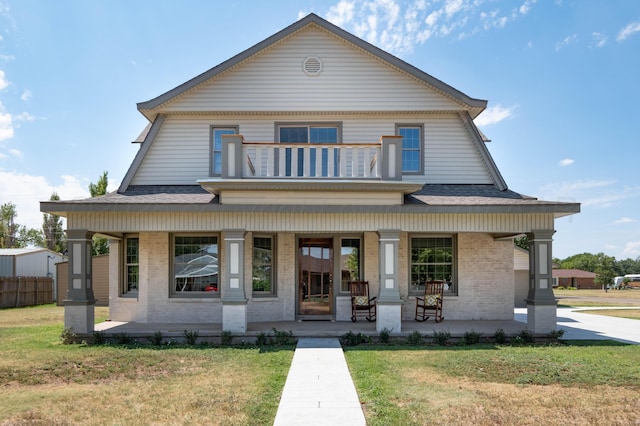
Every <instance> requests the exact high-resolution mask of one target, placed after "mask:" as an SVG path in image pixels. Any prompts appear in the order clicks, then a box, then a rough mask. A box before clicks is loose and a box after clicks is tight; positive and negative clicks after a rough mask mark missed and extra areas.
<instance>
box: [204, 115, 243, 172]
mask: <svg viewBox="0 0 640 426" xmlns="http://www.w3.org/2000/svg"><path fill="white" fill-rule="evenodd" d="M216 130H233V131H234V132H235V134H236V135H237V134H240V126H238V125H237V124H236V125H230V126H224V125H218V124H212V125H211V126H209V176H210V177H213V176H222V167H221V168H220V172H219V173H215V170H214V167H215V162H214V156H215V153H216V152H217V151H215V146H214V145H215V137H214V135H215V131H216ZM220 155H222V151H220Z"/></svg>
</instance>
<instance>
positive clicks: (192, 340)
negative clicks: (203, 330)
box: [184, 330, 198, 346]
mask: <svg viewBox="0 0 640 426" xmlns="http://www.w3.org/2000/svg"><path fill="white" fill-rule="evenodd" d="M184 340H185V341H186V342H187V345H189V346H193V345H195V344H196V342H197V341H198V330H185V331H184Z"/></svg>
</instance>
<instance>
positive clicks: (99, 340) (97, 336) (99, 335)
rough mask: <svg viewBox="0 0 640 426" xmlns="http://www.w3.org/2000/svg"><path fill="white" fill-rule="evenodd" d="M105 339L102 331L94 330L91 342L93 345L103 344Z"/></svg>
mask: <svg viewBox="0 0 640 426" xmlns="http://www.w3.org/2000/svg"><path fill="white" fill-rule="evenodd" d="M105 342H106V339H105V337H104V331H94V332H93V340H92V343H93V344H94V345H104V344H105Z"/></svg>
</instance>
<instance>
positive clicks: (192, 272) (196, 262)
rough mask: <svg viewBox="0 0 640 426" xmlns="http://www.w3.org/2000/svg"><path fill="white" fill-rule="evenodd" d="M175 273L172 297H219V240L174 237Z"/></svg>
mask: <svg viewBox="0 0 640 426" xmlns="http://www.w3.org/2000/svg"><path fill="white" fill-rule="evenodd" d="M172 271H173V280H172V285H171V294H172V295H173V296H186V295H189V296H194V295H200V296H212V297H217V296H219V295H220V288H219V285H218V237H217V236H214V235H176V236H174V238H173V265H172Z"/></svg>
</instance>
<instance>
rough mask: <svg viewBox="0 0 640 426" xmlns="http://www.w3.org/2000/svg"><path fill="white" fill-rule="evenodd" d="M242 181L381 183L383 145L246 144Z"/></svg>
mask: <svg viewBox="0 0 640 426" xmlns="http://www.w3.org/2000/svg"><path fill="white" fill-rule="evenodd" d="M242 155H243V158H244V159H245V161H244V162H243V163H244V164H243V173H242V175H243V177H250V178H289V179H295V178H326V179H356V178H363V179H380V177H381V168H380V164H379V163H378V158H379V157H380V144H351V145H347V144H340V145H315V144H314V145H301V144H282V143H279V144H265V143H244V144H243V145H242Z"/></svg>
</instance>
